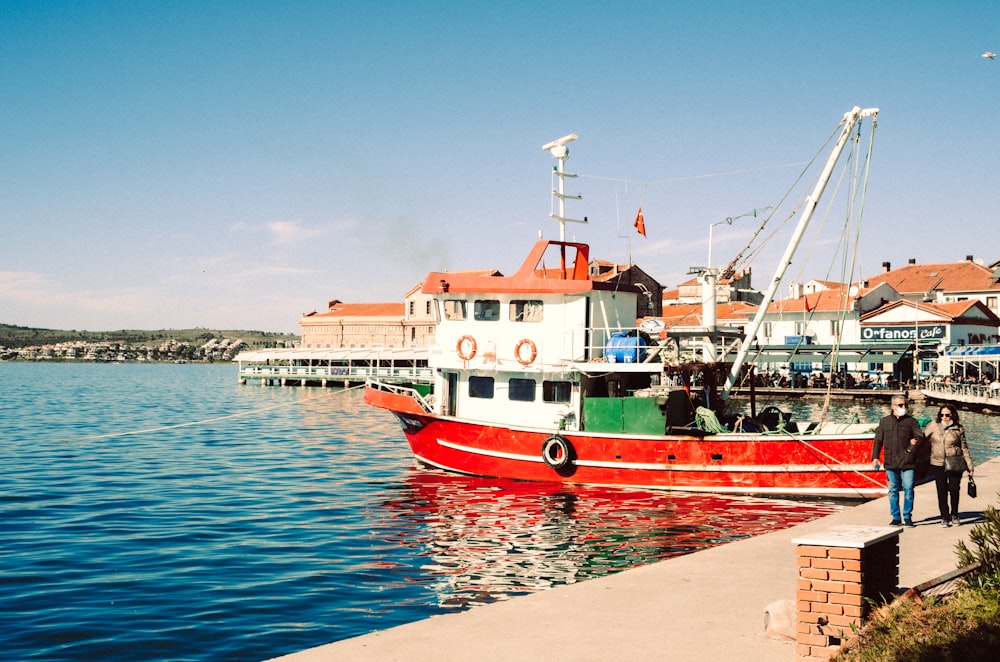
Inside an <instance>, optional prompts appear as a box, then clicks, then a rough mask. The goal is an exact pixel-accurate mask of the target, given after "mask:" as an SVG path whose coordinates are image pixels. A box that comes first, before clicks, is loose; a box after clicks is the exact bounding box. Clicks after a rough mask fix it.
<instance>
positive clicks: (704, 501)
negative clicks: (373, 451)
mask: <svg viewBox="0 0 1000 662" xmlns="http://www.w3.org/2000/svg"><path fill="white" fill-rule="evenodd" d="M384 505H385V508H386V511H385V513H384V516H385V517H387V518H392V519H393V520H395V521H393V522H392V523H391V525H390V528H391V530H393V531H395V532H396V534H397V535H400V536H401V538H402V539H401V540H396V541H394V542H395V543H396V544H399V545H400V546H403V547H407V548H410V549H411V550H415V551H416V553H417V555H419V556H422V557H424V558H426V562H425V563H424V564H423V565H422V567H421V570H422V571H423V572H425V573H428V574H427V575H425V576H424V578H423V579H424V580H425V581H427V582H428V583H429V584H430V586H431V588H432V589H433V591H434V592H435V594H436V595H437V598H438V604H439V606H441V607H443V608H446V609H455V610H458V609H463V608H466V607H471V606H474V605H478V604H485V603H489V602H495V601H497V600H502V599H506V598H509V597H513V596H516V595H523V594H526V593H532V592H535V591H539V590H543V589H547V588H551V587H552V586H556V585H559V584H572V583H574V582H577V581H582V580H585V579H591V578H595V577H601V576H604V575H608V574H612V573H615V572H618V571H621V570H626V569H628V568H631V567H635V566H638V565H643V564H646V563H650V562H654V561H658V560H662V559H667V558H671V557H674V556H679V555H682V554H688V553H690V552H695V551H698V550H701V549H706V548H709V547H714V546H716V545H720V544H723V543H727V542H731V541H734V540H739V539H741V538H748V537H750V536H754V535H759V534H762V533H767V532H769V531H776V530H779V529H783V528H787V527H789V526H793V525H795V524H799V523H802V522H807V521H809V520H812V519H815V518H817V517H821V516H824V515H828V514H831V513H834V512H837V511H839V510H841V509H842V508H843V505H842V504H839V503H836V502H833V501H788V500H781V499H767V498H757V497H733V496H718V495H708V494H683V493H677V492H673V493H671V492H656V491H644V490H636V489H620V488H609V487H589V486H579V485H568V484H561V483H542V482H523V481H513V480H506V479H488V478H478V477H467V476H456V475H455V474H451V473H446V472H443V471H439V470H431V469H426V468H422V469H415V470H414V471H413V472H412V473H411V474H410V475H409V476H407V479H406V487H405V488H404V490H403V492H402V493H401V494H399V495H397V496H396V497H394V498H392V499H389V500H387V501H386V502H385V503H384ZM399 520H403V521H399ZM407 520H409V521H407ZM421 548H422V551H421Z"/></svg>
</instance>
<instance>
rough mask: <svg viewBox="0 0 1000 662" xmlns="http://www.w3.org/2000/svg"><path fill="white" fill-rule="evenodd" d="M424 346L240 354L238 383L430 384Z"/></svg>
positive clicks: (280, 350)
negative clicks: (371, 381)
mask: <svg viewBox="0 0 1000 662" xmlns="http://www.w3.org/2000/svg"><path fill="white" fill-rule="evenodd" d="M427 355H428V349H427V348H426V347H359V348H343V349H299V348H295V349H263V350H254V351H248V352H241V353H240V354H239V355H238V356H237V357H236V358H235V359H233V362H234V363H237V364H239V381H240V383H241V384H260V385H261V386H322V387H326V386H331V387H344V388H346V387H349V386H356V385H358V384H363V383H364V382H365V380H366V379H370V378H373V377H378V378H379V379H380V380H382V381H386V382H390V383H395V384H429V383H430V382H431V381H432V380H433V372H432V371H431V369H430V368H428V367H427Z"/></svg>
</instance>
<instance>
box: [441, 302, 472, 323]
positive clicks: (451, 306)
mask: <svg viewBox="0 0 1000 662" xmlns="http://www.w3.org/2000/svg"><path fill="white" fill-rule="evenodd" d="M468 305H469V302H468V301H465V300H464V299H445V301H444V318H445V319H446V320H464V319H468V317H469V313H468Z"/></svg>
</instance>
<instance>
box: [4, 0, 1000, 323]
mask: <svg viewBox="0 0 1000 662" xmlns="http://www.w3.org/2000/svg"><path fill="white" fill-rule="evenodd" d="M501 5H502V6H501ZM985 51H998V52H1000V3H997V2H956V3H942V2H936V1H935V2H923V1H909V2H902V1H892V0H888V1H885V2H878V3H871V2H855V1H853V0H845V1H841V2H801V1H800V0H798V1H788V2H784V1H779V2H768V1H766V0H762V1H761V2H756V3H748V2H735V1H734V2H730V1H726V0H719V1H715V2H678V1H674V0H667V1H663V0H660V1H656V2H606V3H605V2H594V3H544V2H520V1H517V0H514V1H512V2H506V3H489V4H487V3H469V2H439V1H435V0H422V1H421V2H416V1H409V2H401V1H381V2H344V1H343V0H341V1H335V2H308V1H304V2H276V1H275V2H253V1H249V2H238V3H237V2H213V1H211V0H200V1H197V2H186V1H183V0H176V1H172V2H155V3H154V2H114V1H107V2H86V1H81V2H55V1H54V2H20V1H14V0H0V323H5V324H16V325H20V326H32V327H44V328H55V329H76V330H93V331H100V330H115V329H125V328H128V329H160V328H189V327H205V328H224V329H255V330H264V331H277V332H295V333H297V332H298V321H299V319H300V317H301V316H302V315H303V314H304V313H308V312H310V311H313V310H325V309H326V305H327V302H328V301H329V300H331V299H339V300H341V301H344V302H349V303H362V302H387V301H402V298H403V295H404V294H405V293H406V291H407V290H409V289H410V288H412V287H413V286H414V285H416V284H418V283H419V282H421V281H422V279H423V277H424V276H425V275H426V273H427V272H429V271H438V270H442V271H443V270H461V269H493V268H495V269H499V270H500V271H502V272H503V273H506V274H510V273H513V272H514V271H515V270H516V269H517V267H518V266H519V265H520V262H521V260H522V259H523V257H524V256H525V255H526V254H527V251H528V249H529V248H530V247H531V245H532V243H533V242H534V241H535V240H536V239H537V237H538V233H539V232H543V233H544V235H545V237H547V238H558V227H557V225H556V223H555V222H554V221H553V220H551V219H550V218H549V213H550V211H551V207H552V197H551V190H552V178H551V170H552V167H553V165H554V161H553V159H552V157H551V155H549V153H548V152H545V151H543V150H542V149H541V146H542V145H543V144H545V143H547V142H549V141H551V140H554V139H556V138H559V137H561V136H564V135H566V134H569V133H575V134H577V135H578V136H579V139H578V140H577V141H575V142H573V143H571V144H570V146H569V147H570V155H571V156H570V159H569V160H568V161H567V162H566V170H567V171H568V172H570V173H575V174H579V175H580V176H579V177H578V178H576V179H573V180H569V181H568V183H567V193H571V194H578V195H581V196H582V200H580V201H571V202H570V203H568V209H567V213H568V215H569V216H570V217H573V218H581V217H584V216H586V217H587V219H588V223H587V224H586V225H576V224H574V225H569V226H568V227H567V234H568V235H570V236H571V237H572V238H575V239H578V240H580V241H585V242H587V243H589V244H591V246H592V249H591V251H592V257H597V258H600V259H606V260H613V261H617V262H626V261H628V260H629V259H631V260H633V261H634V262H635V263H636V264H638V265H639V266H640V267H641V268H642V269H643V270H644V271H646V272H647V273H649V274H650V275H652V276H653V277H654V278H656V279H657V280H659V281H660V282H661V283H663V284H664V285H665V286H667V287H675V286H676V285H678V284H679V283H681V282H683V281H685V280H687V279H688V278H689V276H688V275H687V274H688V269H689V267H691V266H695V265H704V264H706V263H707V252H708V237H709V228H710V227H711V226H712V224H714V223H717V222H719V221H720V220H722V219H725V218H726V217H738V216H741V215H742V214H744V213H746V212H748V211H750V210H752V209H754V208H765V207H767V206H777V205H778V201H779V200H780V199H781V198H782V197H783V196H784V195H785V193H786V192H787V191H788V189H789V187H790V186H791V185H792V184H793V183H794V182H795V180H796V178H797V177H798V176H799V174H800V171H801V169H802V164H804V163H805V162H807V161H809V160H810V159H812V158H813V157H814V155H815V154H816V153H817V151H818V150H820V149H821V148H822V147H823V145H824V144H825V141H826V140H827V138H828V137H829V135H830V134H831V133H832V132H833V131H834V130H835V128H836V125H837V123H838V122H839V120H840V118H841V117H842V116H843V114H844V113H845V112H847V111H848V110H850V109H851V108H852V107H854V106H861V107H864V108H868V107H878V108H880V109H881V112H880V114H879V116H878V125H877V131H876V136H875V140H874V147H873V151H872V160H871V174H870V177H869V180H868V187H867V190H866V193H865V205H864V217H863V223H862V227H861V230H860V248H859V251H858V253H857V268H858V270H859V271H860V273H861V275H874V274H875V273H878V271H879V270H880V269H881V265H882V263H883V262H886V261H888V262H890V263H891V264H892V265H893V266H897V265H902V264H905V263H906V261H907V260H909V259H911V258H912V259H916V260H917V262H919V263H933V262H950V261H957V260H962V259H964V258H965V257H966V256H967V255H973V256H974V257H975V258H977V259H982V260H984V262H985V263H986V264H990V263H992V262H994V261H996V260H998V259H1000V245H998V241H997V233H996V230H995V217H996V215H997V213H998V210H1000V186H998V185H997V172H998V165H1000V164H998V162H1000V122H998V110H1000V61H997V60H991V59H988V58H983V57H981V55H982V53H983V52H985ZM820 153H822V154H825V152H820ZM831 187H833V184H831ZM640 205H641V207H642V209H643V215H644V218H645V226H646V231H647V236H646V237H645V238H643V237H641V236H639V235H637V234H636V233H635V231H634V229H633V228H632V221H633V219H634V218H635V214H636V211H637V209H638V207H639V206H640ZM756 227H757V223H756V221H754V219H752V218H750V217H746V216H743V217H741V218H737V219H736V220H735V221H734V222H733V224H732V225H731V226H729V225H719V226H714V228H713V230H712V237H713V238H712V253H713V266H717V264H716V263H721V262H724V261H728V259H727V258H728V257H730V256H732V255H735V254H736V253H737V252H738V251H739V250H740V249H741V248H743V246H744V245H745V243H746V242H747V241H748V240H749V238H750V236H751V234H752V233H753V231H754V230H755V229H756ZM824 251H826V252H827V253H828V254H832V253H833V249H829V248H827V249H824V248H823V244H818V248H815V249H813V251H812V252H811V253H809V254H808V255H809V257H808V258H806V259H804V260H800V261H799V263H795V264H793V266H792V268H791V270H790V272H789V273H790V274H792V275H793V277H794V278H796V279H799V280H808V279H810V278H820V279H832V280H838V278H837V276H836V274H833V275H831V274H830V269H829V266H828V264H827V262H828V260H826V259H825V256H824ZM780 254H781V250H771V251H770V252H762V253H761V254H759V255H758V256H757V257H756V258H755V260H754V262H753V264H752V265H751V266H752V268H753V273H754V285H755V286H756V287H758V288H761V289H763V288H765V287H766V286H767V284H768V281H769V279H770V276H771V274H772V272H773V270H774V268H775V266H776V263H777V260H778V257H779V256H780ZM827 256H829V255H827Z"/></svg>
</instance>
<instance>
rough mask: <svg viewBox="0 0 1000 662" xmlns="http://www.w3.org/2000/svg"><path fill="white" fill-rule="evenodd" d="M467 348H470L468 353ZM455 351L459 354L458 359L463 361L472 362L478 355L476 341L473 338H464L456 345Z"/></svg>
mask: <svg viewBox="0 0 1000 662" xmlns="http://www.w3.org/2000/svg"><path fill="white" fill-rule="evenodd" d="M466 346H468V348H469V349H468V351H466V350H465V347H466ZM455 351H456V352H458V358H460V359H462V360H463V361H471V360H472V357H474V356H475V355H476V339H475V338H473V337H472V336H462V337H461V338H459V339H458V343H457V344H456V345H455Z"/></svg>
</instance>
